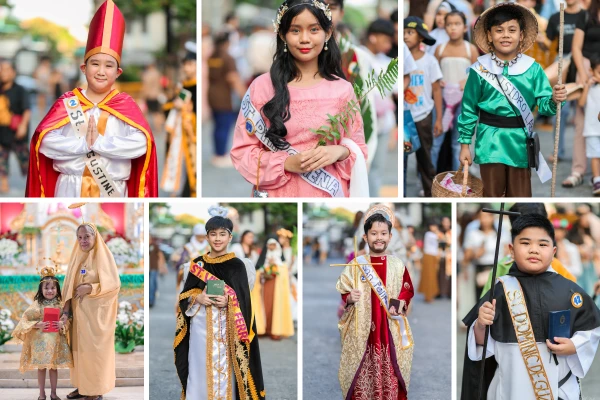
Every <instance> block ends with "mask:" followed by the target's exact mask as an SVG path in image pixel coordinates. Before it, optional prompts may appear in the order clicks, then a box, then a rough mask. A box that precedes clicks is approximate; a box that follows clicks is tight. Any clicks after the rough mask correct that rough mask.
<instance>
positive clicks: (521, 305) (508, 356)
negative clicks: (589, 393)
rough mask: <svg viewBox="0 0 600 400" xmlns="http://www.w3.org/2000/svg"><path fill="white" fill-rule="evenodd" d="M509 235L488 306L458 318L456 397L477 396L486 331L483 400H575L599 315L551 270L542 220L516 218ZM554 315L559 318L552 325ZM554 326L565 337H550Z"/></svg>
mask: <svg viewBox="0 0 600 400" xmlns="http://www.w3.org/2000/svg"><path fill="white" fill-rule="evenodd" d="M511 234H512V244H511V245H509V248H510V252H511V256H512V258H513V260H514V263H513V264H512V266H511V268H510V271H509V272H508V275H505V276H502V277H500V278H498V280H497V281H496V285H495V287H494V293H493V300H492V302H491V303H490V302H489V301H488V299H489V294H486V295H485V296H484V297H483V298H482V299H481V300H480V301H479V303H478V304H476V305H475V307H473V309H472V310H471V311H470V312H469V314H468V315H467V316H466V317H465V319H464V320H463V322H464V324H465V325H466V326H467V327H468V336H467V350H466V353H467V354H466V356H465V366H464V369H463V387H462V397H461V398H462V399H463V400H470V399H473V400H476V399H478V398H479V397H478V392H479V381H480V371H481V359H482V355H483V343H484V339H485V334H486V326H490V335H489V338H488V343H487V351H486V355H485V357H486V358H487V360H486V361H485V371H484V381H483V385H484V387H483V392H482V393H483V398H484V399H485V398H487V399H489V400H492V399H519V400H530V399H531V400H537V399H552V400H558V399H563V400H577V399H580V398H581V397H580V396H581V387H580V379H583V378H584V377H585V375H586V373H587V372H588V371H589V369H590V367H591V366H592V362H593V360H594V355H595V354H596V350H597V349H598V342H599V341H600V310H598V308H597V307H596V305H595V304H594V302H593V301H592V299H591V298H590V297H589V296H588V295H587V294H586V293H585V291H584V290H583V289H582V288H581V287H579V286H578V285H577V284H576V283H574V282H571V281H569V280H568V279H566V278H564V277H562V276H561V275H559V274H557V273H556V272H555V271H554V270H553V269H552V267H551V263H552V258H553V257H554V254H555V253H556V245H555V239H554V228H553V226H552V224H551V223H550V221H549V220H548V218H546V217H545V216H542V215H539V214H525V215H522V216H521V217H519V218H517V219H516V220H515V222H514V223H513V225H512V230H511ZM556 312H559V314H558V316H559V317H560V318H558V322H553V321H552V320H551V318H552V317H553V316H552V315H551V313H556ZM563 318H564V319H563ZM567 318H570V323H569V320H568V319H567ZM560 324H562V325H563V328H566V331H564V332H561V333H560V334H552V332H557V331H555V329H556V328H558V327H559V326H560ZM486 394H487V396H486Z"/></svg>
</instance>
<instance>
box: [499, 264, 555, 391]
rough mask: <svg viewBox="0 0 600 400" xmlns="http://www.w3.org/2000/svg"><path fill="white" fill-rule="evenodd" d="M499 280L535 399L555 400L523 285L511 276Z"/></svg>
mask: <svg viewBox="0 0 600 400" xmlns="http://www.w3.org/2000/svg"><path fill="white" fill-rule="evenodd" d="M498 280H499V281H500V282H502V286H503V287H504V295H505V296H506V302H507V305H508V309H509V310H510V316H511V318H512V322H513V327H514V328H515V335H516V336H517V343H518V345H519V351H520V352H521V356H522V357H523V362H524V363H525V367H526V368H527V372H528V375H529V380H530V381H531V386H532V387H533V392H534V393H535V398H536V399H539V400H554V396H553V395H552V387H551V385H550V380H549V379H548V375H547V374H546V369H545V368H544V364H543V362H542V357H541V355H540V350H539V349H538V347H537V343H536V341H535V336H534V334H533V328H532V327H531V319H530V318H529V312H528V311H527V304H525V296H524V295H523V289H522V288H521V284H520V283H519V280H518V279H517V278H515V277H514V276H509V275H507V276H503V277H502V278H498Z"/></svg>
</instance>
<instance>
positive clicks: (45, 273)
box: [35, 257, 60, 280]
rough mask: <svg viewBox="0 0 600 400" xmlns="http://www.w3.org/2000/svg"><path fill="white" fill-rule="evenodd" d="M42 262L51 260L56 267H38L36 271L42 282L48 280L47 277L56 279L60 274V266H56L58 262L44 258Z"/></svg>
mask: <svg viewBox="0 0 600 400" xmlns="http://www.w3.org/2000/svg"><path fill="white" fill-rule="evenodd" d="M42 260H50V261H52V262H53V263H54V266H51V265H45V266H43V267H36V269H35V270H36V271H37V273H38V274H39V275H40V280H41V279H44V278H47V277H51V278H55V277H56V275H58V272H59V270H60V267H59V266H58V264H56V262H55V261H54V260H52V259H51V258H47V257H44V258H42Z"/></svg>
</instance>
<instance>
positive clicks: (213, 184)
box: [198, 123, 398, 197]
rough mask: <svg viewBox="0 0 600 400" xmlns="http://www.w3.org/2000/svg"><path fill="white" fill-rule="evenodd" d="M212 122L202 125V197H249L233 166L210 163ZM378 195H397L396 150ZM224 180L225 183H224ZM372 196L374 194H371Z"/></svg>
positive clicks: (391, 156) (229, 146)
mask: <svg viewBox="0 0 600 400" xmlns="http://www.w3.org/2000/svg"><path fill="white" fill-rule="evenodd" d="M212 132H213V126H212V123H207V124H203V125H202V141H201V142H200V141H199V142H198V143H202V197H249V196H250V194H251V191H252V186H251V185H250V183H248V182H246V180H245V179H244V178H242V176H241V175H240V174H239V173H238V172H237V171H236V170H235V168H233V167H231V168H216V167H214V166H213V165H212V164H211V162H210V161H211V159H212V157H213V153H214V144H213V133H212ZM232 141H233V133H232V134H231V136H230V138H229V145H228V146H227V148H228V149H231V143H232ZM384 171H385V176H384V177H383V183H382V188H381V191H380V196H382V197H397V196H398V151H397V150H392V151H388V155H387V160H386V166H385V168H384ZM225 182H226V184H224V183H225ZM371 196H372V197H373V196H374V195H373V194H371Z"/></svg>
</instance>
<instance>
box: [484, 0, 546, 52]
mask: <svg viewBox="0 0 600 400" xmlns="http://www.w3.org/2000/svg"><path fill="white" fill-rule="evenodd" d="M506 7H510V8H511V9H512V10H510V11H512V12H518V13H520V14H521V15H522V17H523V19H524V21H525V29H524V30H523V45H522V46H521V52H522V53H524V52H526V51H527V50H528V49H529V48H530V47H531V46H533V44H534V43H535V40H536V38H537V35H538V23H537V19H536V18H535V15H533V13H532V12H531V11H529V9H528V8H527V7H524V6H522V5H520V4H517V3H498V4H496V5H495V6H493V7H490V8H488V9H487V10H485V11H484V12H483V13H482V14H481V15H480V16H479V18H477V21H476V22H475V28H474V29H473V41H474V42H475V44H476V45H477V47H479V48H480V49H481V51H483V52H484V53H489V52H490V46H489V42H488V36H487V31H486V29H485V28H486V21H487V20H488V18H490V17H491V16H493V15H494V14H495V13H496V12H498V11H500V10H503V9H504V10H506Z"/></svg>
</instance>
